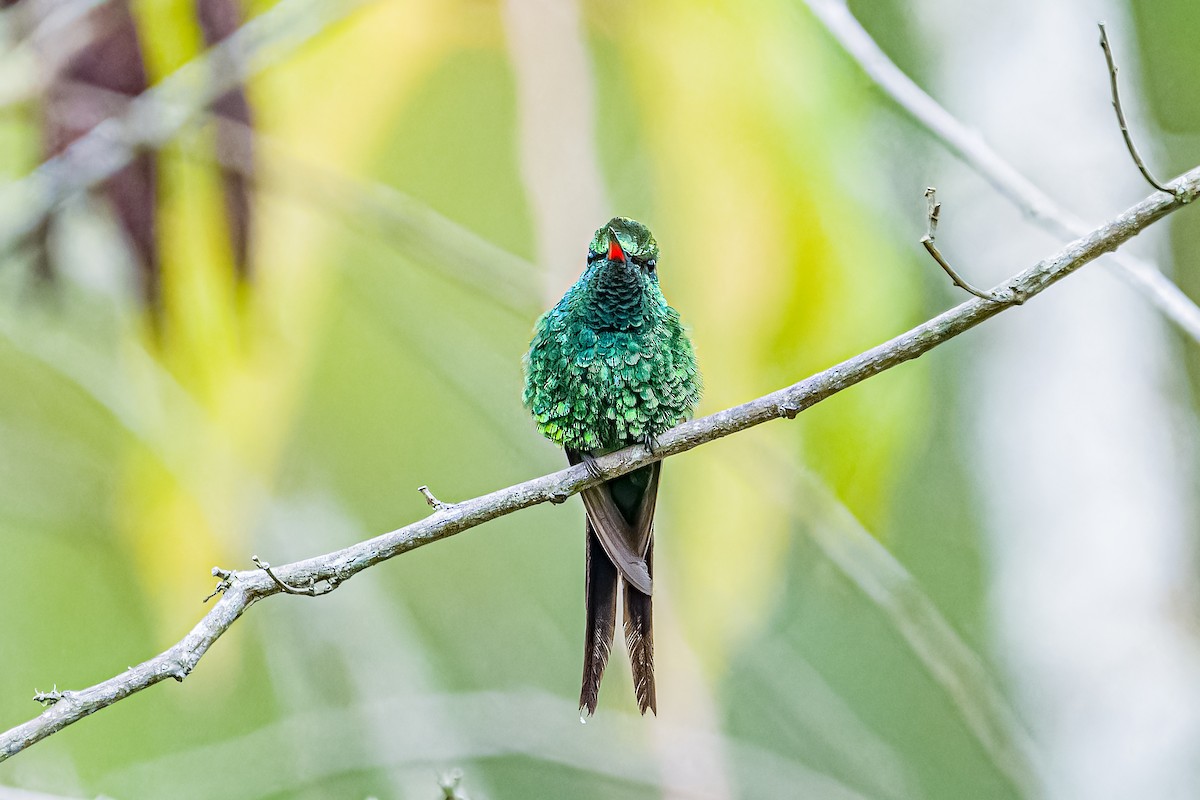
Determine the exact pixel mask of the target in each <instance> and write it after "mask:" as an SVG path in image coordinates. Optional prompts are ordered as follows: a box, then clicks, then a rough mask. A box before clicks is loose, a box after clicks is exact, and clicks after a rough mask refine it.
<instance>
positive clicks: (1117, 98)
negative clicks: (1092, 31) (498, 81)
mask: <svg viewBox="0 0 1200 800" xmlns="http://www.w3.org/2000/svg"><path fill="white" fill-rule="evenodd" d="M1098 24H1099V25H1100V49H1101V50H1103V51H1104V60H1105V61H1107V62H1108V81H1109V83H1110V84H1111V85H1112V106H1113V110H1115V111H1116V112H1117V124H1118V125H1120V126H1121V135H1122V136H1123V137H1125V147H1126V148H1127V149H1128V150H1129V155H1130V156H1131V157H1132V158H1133V163H1134V164H1136V165H1137V168H1138V172H1140V173H1142V177H1143V178H1145V179H1146V183H1148V184H1150V185H1151V186H1153V187H1154V188H1155V189H1158V190H1159V191H1160V192H1169V191H1171V190H1170V189H1168V188H1167V187H1166V186H1164V185H1163V184H1162V183H1160V182H1159V180H1158V179H1157V178H1155V177H1154V176H1153V175H1152V174H1151V173H1150V169H1149V168H1148V167H1147V166H1146V162H1144V161H1142V156H1141V154H1140V153H1138V149H1137V148H1136V147H1135V146H1134V144H1133V137H1132V136H1130V135H1129V126H1128V125H1127V124H1125V111H1124V110H1123V109H1122V108H1121V92H1120V90H1118V89H1117V64H1116V61H1114V60H1113V54H1112V47H1111V46H1110V45H1109V43H1108V32H1107V31H1106V30H1104V23H1103V22H1101V23H1098Z"/></svg>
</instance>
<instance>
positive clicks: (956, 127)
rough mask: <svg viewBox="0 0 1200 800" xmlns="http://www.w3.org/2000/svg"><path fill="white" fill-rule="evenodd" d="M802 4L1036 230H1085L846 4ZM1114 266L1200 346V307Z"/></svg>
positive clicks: (1165, 285)
mask: <svg viewBox="0 0 1200 800" xmlns="http://www.w3.org/2000/svg"><path fill="white" fill-rule="evenodd" d="M804 2H805V4H806V5H807V6H808V8H809V10H811V11H812V13H813V15H814V16H815V17H816V18H817V19H818V20H819V21H820V22H821V24H822V25H824V26H825V28H826V30H828V31H829V34H830V35H831V36H832V37H833V38H834V40H836V41H837V43H838V44H840V45H841V46H842V49H843V50H845V51H846V54H847V55H849V56H850V58H852V59H854V61H856V62H857V63H858V65H859V66H860V67H861V68H862V70H863V72H865V73H866V74H867V76H868V77H870V78H871V80H873V81H874V82H875V83H876V85H877V86H879V88H880V89H882V90H883V91H884V92H885V93H886V94H887V95H888V96H889V97H891V98H892V100H894V101H895V102H896V104H897V105H899V106H900V107H901V108H903V109H904V110H905V111H907V112H908V113H909V114H910V115H912V117H913V119H915V120H916V121H917V122H918V123H920V124H921V126H922V127H924V128H925V129H926V130H927V131H929V133H931V134H932V135H933V136H934V137H935V138H936V139H938V140H939V141H940V142H941V143H942V144H943V145H944V146H945V147H946V149H947V150H949V151H950V152H951V153H952V154H954V155H955V156H957V157H958V158H960V159H961V160H962V161H963V162H964V163H965V164H966V165H967V166H969V167H970V168H971V169H973V170H975V171H976V172H977V173H979V174H980V175H981V176H982V177H983V178H984V180H986V181H987V182H988V183H990V184H991V185H992V188H994V189H995V190H996V191H997V192H999V194H1000V195H1001V196H1002V197H1004V198H1005V199H1007V200H1008V201H1009V202H1011V203H1012V204H1013V205H1015V206H1016V207H1017V208H1018V209H1020V210H1021V212H1022V213H1024V214H1025V215H1026V216H1027V217H1029V218H1030V219H1031V220H1033V222H1034V223H1036V224H1037V225H1038V227H1040V228H1042V229H1043V230H1045V231H1047V232H1048V233H1050V234H1052V235H1054V236H1056V237H1058V238H1060V239H1062V240H1063V241H1069V240H1070V239H1073V238H1075V237H1078V236H1083V235H1084V233H1085V232H1086V231H1087V230H1088V226H1087V224H1086V223H1085V222H1084V221H1083V220H1081V219H1080V218H1078V217H1076V216H1075V215H1074V214H1071V213H1070V212H1068V211H1066V210H1065V209H1063V208H1062V207H1061V206H1059V205H1058V204H1057V203H1055V202H1054V201H1053V200H1052V199H1050V197H1049V196H1048V195H1047V194H1046V193H1045V192H1043V191H1042V190H1041V189H1039V188H1038V187H1037V186H1035V185H1034V184H1033V182H1032V181H1030V180H1029V179H1028V178H1026V177H1025V176H1024V175H1022V174H1021V173H1020V172H1018V171H1017V169H1016V168H1015V167H1014V166H1013V165H1012V164H1010V163H1008V162H1007V161H1005V160H1004V158H1003V157H1001V155H1000V154H999V153H997V152H996V151H995V150H993V149H992V148H991V146H990V145H988V143H987V142H986V141H984V139H983V137H982V136H980V135H979V133H978V132H977V131H974V130H971V129H970V128H968V127H967V126H965V125H963V123H961V122H959V121H958V120H957V119H956V118H955V117H954V116H953V115H952V114H951V113H950V112H949V111H947V110H946V109H945V108H943V107H942V106H941V105H940V104H939V103H938V102H937V101H936V100H934V99H933V98H932V97H930V96H929V95H928V94H927V93H926V92H925V90H923V89H922V88H921V87H920V86H917V84H916V83H914V82H913V80H912V79H911V78H909V77H908V76H907V75H905V74H904V73H903V72H901V71H900V68H899V67H897V66H896V65H895V64H894V63H892V61H891V59H889V58H888V57H887V54H886V53H884V52H883V50H882V49H880V47H879V45H878V44H876V43H875V40H874V39H872V38H871V35H870V34H869V33H867V32H866V30H864V29H863V27H862V25H860V24H859V22H858V20H857V19H855V18H854V15H853V14H851V13H850V9H849V8H847V7H846V3H845V0H804ZM1112 263H1113V264H1114V265H1115V266H1116V267H1117V274H1118V275H1120V276H1121V277H1123V278H1124V279H1125V280H1126V281H1127V282H1128V283H1129V284H1130V285H1132V286H1133V288H1135V289H1137V290H1138V291H1139V292H1140V293H1141V294H1142V296H1143V297H1145V298H1146V299H1147V300H1148V301H1149V302H1150V303H1151V304H1153V305H1154V306H1155V307H1156V308H1157V309H1158V310H1159V311H1160V312H1161V313H1162V315H1163V316H1165V317H1166V318H1167V319H1169V320H1171V322H1173V323H1175V325H1177V326H1178V327H1179V328H1180V329H1181V330H1182V331H1183V332H1184V333H1186V334H1187V335H1188V336H1190V337H1191V338H1192V339H1194V340H1195V341H1197V342H1200V307H1197V305H1196V304H1195V303H1194V302H1192V300H1191V299H1190V298H1189V297H1188V296H1187V295H1185V294H1184V293H1183V291H1182V290H1180V288H1179V287H1178V286H1176V285H1175V284H1174V283H1172V282H1171V280H1170V279H1169V278H1168V277H1167V276H1166V275H1164V274H1163V273H1162V272H1161V271H1160V270H1159V269H1158V268H1157V267H1156V266H1154V265H1153V264H1150V263H1148V262H1146V261H1143V260H1142V259H1139V258H1136V257H1134V256H1131V255H1128V254H1120V255H1115V256H1113V257H1112Z"/></svg>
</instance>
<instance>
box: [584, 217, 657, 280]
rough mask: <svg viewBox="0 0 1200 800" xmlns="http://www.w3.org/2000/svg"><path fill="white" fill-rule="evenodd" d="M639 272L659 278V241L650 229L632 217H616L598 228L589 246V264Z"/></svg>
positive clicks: (654, 278)
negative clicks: (602, 263)
mask: <svg viewBox="0 0 1200 800" xmlns="http://www.w3.org/2000/svg"><path fill="white" fill-rule="evenodd" d="M600 261H603V262H605V266H606V267H608V268H612V267H618V268H625V269H627V270H630V271H636V272H637V273H640V274H641V275H643V276H645V277H648V278H651V279H653V280H654V281H655V282H657V281H658V272H657V266H658V242H656V241H654V236H653V234H651V233H650V229H649V228H647V227H646V226H645V225H643V224H642V223H640V222H638V221H637V220H633V219H630V218H629V217H613V218H612V219H610V220H609V221H608V222H607V223H605V224H604V225H603V226H601V228H600V229H599V230H597V231H596V235H595V237H593V239H592V244H591V246H590V247H589V248H588V264H589V265H592V264H596V263H597V262H600Z"/></svg>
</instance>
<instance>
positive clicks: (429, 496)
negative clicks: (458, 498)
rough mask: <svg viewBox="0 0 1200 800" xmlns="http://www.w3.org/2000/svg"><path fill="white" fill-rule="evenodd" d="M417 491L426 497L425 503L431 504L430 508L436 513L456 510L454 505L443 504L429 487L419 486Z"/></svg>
mask: <svg viewBox="0 0 1200 800" xmlns="http://www.w3.org/2000/svg"><path fill="white" fill-rule="evenodd" d="M417 491H418V492H420V493H421V494H423V495H424V496H425V502H426V503H429V507H430V508H432V509H433V510H434V511H446V510H447V509H451V508H454V504H453V503H443V502H442V501H441V500H438V499H437V498H436V497H434V496H433V492H431V491H429V487H428V486H418V487H417Z"/></svg>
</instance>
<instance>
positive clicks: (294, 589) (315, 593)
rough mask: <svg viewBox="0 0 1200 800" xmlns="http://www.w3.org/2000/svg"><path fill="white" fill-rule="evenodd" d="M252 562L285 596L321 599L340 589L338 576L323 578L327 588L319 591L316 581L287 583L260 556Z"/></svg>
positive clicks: (252, 558) (253, 558)
mask: <svg viewBox="0 0 1200 800" xmlns="http://www.w3.org/2000/svg"><path fill="white" fill-rule="evenodd" d="M250 560H251V561H253V562H254V566H256V567H258V568H259V569H261V570H262V571H263V572H265V573H267V576H268V577H269V578H270V579H271V580H273V581H275V585H276V586H278V587H279V591H281V592H283V593H285V594H301V595H304V596H305V597H320V596H321V595H323V594H329V593H330V592H332V591H333V590H334V589H336V588H337V587H338V583H339V579H338V578H337V576H334V575H331V576H328V577H323V578H321V579H320V580H323V581H325V583H326V586H325V587H324V588H320V589H318V588H317V585H318V583H319V581H315V580H314V581H311V582H310V583H309V585H308V586H292V585H291V584H290V583H287V582H286V581H284V580H283V579H282V578H280V577H279V576H278V575H276V574H275V572H274V571H273V570H272V569H271V565H270V564H268V563H267V562H266V561H262V560H260V559H259V557H258V556H251V557H250ZM213 569H214V571H215V570H216V569H217V568H216V567H214V568H213ZM226 588H228V587H226ZM209 597H212V595H209Z"/></svg>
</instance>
